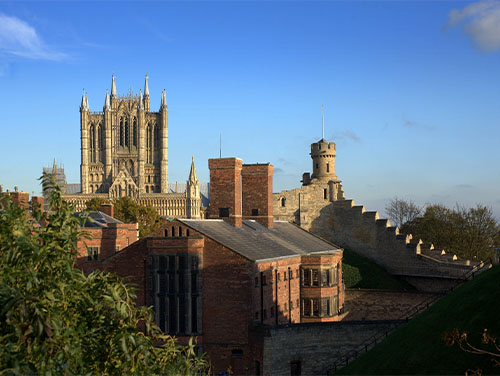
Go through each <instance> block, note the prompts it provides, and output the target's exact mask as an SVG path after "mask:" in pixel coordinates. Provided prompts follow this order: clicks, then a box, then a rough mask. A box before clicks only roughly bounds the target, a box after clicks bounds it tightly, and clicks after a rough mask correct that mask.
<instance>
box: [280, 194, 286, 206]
mask: <svg viewBox="0 0 500 376" xmlns="http://www.w3.org/2000/svg"><path fill="white" fill-rule="evenodd" d="M285 205H286V198H284V197H282V198H281V207H283V208H284V207H285Z"/></svg>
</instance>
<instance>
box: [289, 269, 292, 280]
mask: <svg viewBox="0 0 500 376" xmlns="http://www.w3.org/2000/svg"><path fill="white" fill-rule="evenodd" d="M288 278H289V279H293V272H292V269H288Z"/></svg>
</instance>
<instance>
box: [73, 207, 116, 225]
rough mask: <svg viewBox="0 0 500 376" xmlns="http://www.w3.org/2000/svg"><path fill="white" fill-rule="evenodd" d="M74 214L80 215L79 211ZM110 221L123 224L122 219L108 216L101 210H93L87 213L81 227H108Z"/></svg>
mask: <svg viewBox="0 0 500 376" xmlns="http://www.w3.org/2000/svg"><path fill="white" fill-rule="evenodd" d="M75 215H80V213H75ZM110 223H116V224H123V222H122V221H119V220H118V219H115V218H113V217H110V216H109V215H107V214H106V213H103V212H102V211H98V210H94V211H91V212H90V213H89V214H88V217H87V220H86V221H85V223H84V225H83V227H108V224H110Z"/></svg>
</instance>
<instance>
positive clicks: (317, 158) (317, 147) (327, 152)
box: [311, 138, 337, 181]
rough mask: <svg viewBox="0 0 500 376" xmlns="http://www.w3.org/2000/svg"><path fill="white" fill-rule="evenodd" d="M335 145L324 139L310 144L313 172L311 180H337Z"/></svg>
mask: <svg viewBox="0 0 500 376" xmlns="http://www.w3.org/2000/svg"><path fill="white" fill-rule="evenodd" d="M335 155H336V152H335V143H334V142H328V141H326V140H325V139H324V138H322V139H321V140H319V141H318V142H315V143H313V144H311V158H312V160H313V170H312V171H313V172H312V175H311V179H317V180H320V181H329V180H337V175H335Z"/></svg>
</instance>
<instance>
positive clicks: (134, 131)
mask: <svg viewBox="0 0 500 376" xmlns="http://www.w3.org/2000/svg"><path fill="white" fill-rule="evenodd" d="M132 132H133V137H132V144H133V145H134V146H135V147H137V118H135V117H134V127H133V129H132Z"/></svg>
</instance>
